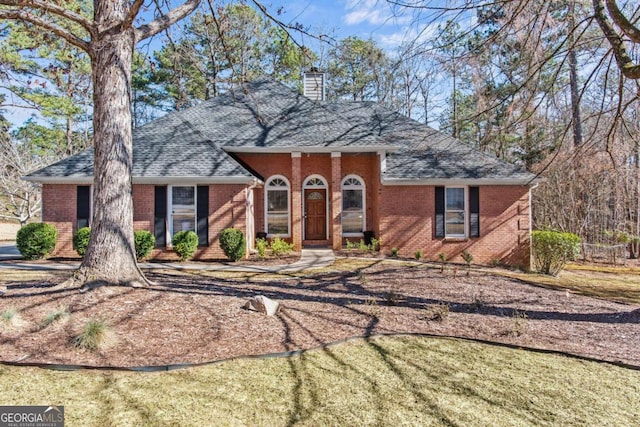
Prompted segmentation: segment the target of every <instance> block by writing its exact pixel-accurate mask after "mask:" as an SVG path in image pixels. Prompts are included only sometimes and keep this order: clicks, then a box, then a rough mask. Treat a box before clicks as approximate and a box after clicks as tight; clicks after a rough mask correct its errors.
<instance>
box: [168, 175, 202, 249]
mask: <svg viewBox="0 0 640 427" xmlns="http://www.w3.org/2000/svg"><path fill="white" fill-rule="evenodd" d="M173 187H193V201H194V209H193V221H194V222H193V223H194V224H195V228H196V229H195V230H194V232H195V233H196V234H198V186H197V185H196V184H193V185H191V184H189V185H186V184H185V185H168V186H167V222H168V224H167V225H168V227H167V236H166V240H167V247H171V246H173V241H172V238H173V235H174V234H175V233H174V232H173Z"/></svg>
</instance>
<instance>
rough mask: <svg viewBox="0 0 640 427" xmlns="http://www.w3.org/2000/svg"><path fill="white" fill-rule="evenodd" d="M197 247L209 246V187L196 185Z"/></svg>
mask: <svg viewBox="0 0 640 427" xmlns="http://www.w3.org/2000/svg"><path fill="white" fill-rule="evenodd" d="M196 200H197V201H198V212H197V213H196V219H197V224H198V225H197V233H198V246H209V186H208V185H198V198H197V199H196Z"/></svg>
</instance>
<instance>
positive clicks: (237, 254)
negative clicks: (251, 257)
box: [220, 228, 247, 261]
mask: <svg viewBox="0 0 640 427" xmlns="http://www.w3.org/2000/svg"><path fill="white" fill-rule="evenodd" d="M246 246H247V242H246V240H245V238H244V233H243V232H242V231H240V230H238V229H237V228H225V229H224V230H222V233H220V247H221V248H222V250H223V251H224V254H225V255H226V256H227V258H229V259H230V260H231V261H238V260H239V259H241V258H242V257H243V256H244V251H245V248H246Z"/></svg>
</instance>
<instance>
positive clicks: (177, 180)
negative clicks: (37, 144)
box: [22, 176, 262, 185]
mask: <svg viewBox="0 0 640 427" xmlns="http://www.w3.org/2000/svg"><path fill="white" fill-rule="evenodd" d="M22 179H23V180H25V181H29V182H35V183H40V184H76V185H88V184H93V176H86V177H77V176H55V177H34V176H25V177H22ZM132 182H133V183H134V184H155V185H179V184H191V185H193V184H259V183H261V182H262V181H260V180H259V179H257V178H255V177H249V176H157V177H146V176H145V177H140V176H138V177H136V176H134V177H133V178H132Z"/></svg>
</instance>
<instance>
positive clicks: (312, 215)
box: [304, 188, 327, 240]
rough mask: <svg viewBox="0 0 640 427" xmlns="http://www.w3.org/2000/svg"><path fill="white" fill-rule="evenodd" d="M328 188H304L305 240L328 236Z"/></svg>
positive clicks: (322, 238) (321, 238)
mask: <svg viewBox="0 0 640 427" xmlns="http://www.w3.org/2000/svg"><path fill="white" fill-rule="evenodd" d="M326 196H327V190H326V189H324V188H310V189H305V190H304V230H305V240H324V239H326V238H327V203H326V198H327V197H326Z"/></svg>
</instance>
